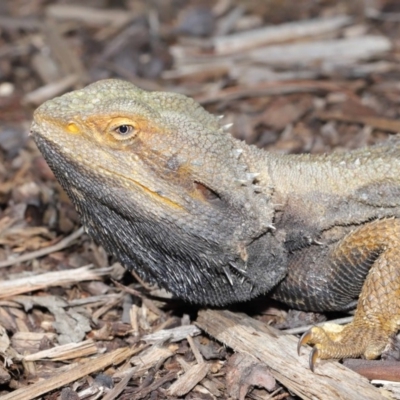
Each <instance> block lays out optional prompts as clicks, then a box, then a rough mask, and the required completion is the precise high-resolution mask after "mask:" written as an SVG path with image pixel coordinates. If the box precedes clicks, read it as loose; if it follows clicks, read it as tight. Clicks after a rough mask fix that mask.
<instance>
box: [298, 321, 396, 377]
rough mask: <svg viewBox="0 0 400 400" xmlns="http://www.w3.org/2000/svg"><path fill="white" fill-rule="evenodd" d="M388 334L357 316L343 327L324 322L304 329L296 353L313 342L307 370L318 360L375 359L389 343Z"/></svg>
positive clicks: (389, 334)
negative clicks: (362, 357) (306, 329)
mask: <svg viewBox="0 0 400 400" xmlns="http://www.w3.org/2000/svg"><path fill="white" fill-rule="evenodd" d="M391 335H392V332H387V331H385V329H384V328H382V327H379V326H371V324H368V323H367V322H366V321H362V320H359V319H358V318H356V319H355V320H354V321H353V322H352V323H350V324H348V325H346V326H341V325H337V324H330V323H327V324H324V325H323V326H322V327H321V326H314V327H312V328H311V329H309V330H308V331H306V332H305V333H304V334H303V335H302V337H301V338H300V340H299V342H298V345H297V352H298V353H299V354H300V350H301V347H302V346H304V345H306V344H311V345H314V348H313V350H312V351H311V354H310V359H309V364H310V369H311V370H312V371H314V367H315V364H316V362H317V360H318V359H331V358H333V359H341V358H347V357H359V356H364V357H365V358H366V359H374V358H377V357H379V356H380V355H381V353H382V352H383V350H384V349H385V347H386V346H387V344H388V343H389V339H390V337H391Z"/></svg>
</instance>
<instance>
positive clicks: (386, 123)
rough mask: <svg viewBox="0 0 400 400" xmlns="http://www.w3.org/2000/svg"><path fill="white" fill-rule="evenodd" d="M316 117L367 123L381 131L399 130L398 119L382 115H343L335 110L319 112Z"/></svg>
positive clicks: (395, 131) (325, 119) (397, 131)
mask: <svg viewBox="0 0 400 400" xmlns="http://www.w3.org/2000/svg"><path fill="white" fill-rule="evenodd" d="M316 117H317V118H319V119H322V120H324V121H327V120H331V119H333V120H336V121H341V122H349V123H353V124H363V125H369V126H370V127H372V128H374V129H379V130H381V131H386V132H392V133H399V132H400V121H398V120H395V119H389V118H382V117H368V116H364V115H354V114H352V115H345V114H341V113H335V112H319V113H317V114H316Z"/></svg>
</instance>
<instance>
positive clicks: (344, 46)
mask: <svg viewBox="0 0 400 400" xmlns="http://www.w3.org/2000/svg"><path fill="white" fill-rule="evenodd" d="M391 47H392V45H391V42H390V40H389V39H388V38H386V37H385V36H372V35H368V36H361V37H355V38H346V39H337V40H321V41H317V42H311V43H294V44H284V45H277V46H267V47H263V48H260V49H255V50H252V51H250V52H248V53H246V55H245V57H246V61H249V60H250V61H253V62H254V63H263V64H267V65H278V66H286V67H287V66H291V67H293V66H299V65H309V64H313V63H315V62H322V61H325V62H332V63H338V62H340V63H341V64H344V63H346V62H347V63H348V62H351V63H354V62H355V61H357V60H367V59H370V58H372V57H375V56H377V55H379V54H383V53H385V52H387V51H389V50H390V49H391ZM339 55H340V59H338V56H339Z"/></svg>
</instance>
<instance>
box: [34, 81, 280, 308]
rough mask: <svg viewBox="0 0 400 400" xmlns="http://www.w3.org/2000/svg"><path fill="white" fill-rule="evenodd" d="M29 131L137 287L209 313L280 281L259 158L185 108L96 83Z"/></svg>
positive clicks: (198, 111) (46, 110) (194, 107)
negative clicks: (151, 287)
mask: <svg viewBox="0 0 400 400" xmlns="http://www.w3.org/2000/svg"><path fill="white" fill-rule="evenodd" d="M31 132H32V135H33V138H34V140H35V141H36V143H37V145H38V147H39V149H40V151H41V152H42V154H43V156H44V157H45V159H46V160H47V162H48V164H49V165H50V167H51V168H52V170H53V171H54V173H55V175H56V177H57V179H58V180H59V182H60V183H61V185H62V186H63V187H64V189H65V190H66V192H67V193H68V195H69V197H70V198H71V200H72V202H73V203H74V205H75V207H76V208H77V210H78V212H79V213H80V215H81V218H82V222H83V225H84V226H85V227H86V229H87V231H88V232H89V234H90V235H91V236H92V237H93V238H94V239H95V240H96V241H98V242H99V243H101V244H102V245H103V246H104V247H105V248H106V250H107V251H108V252H110V253H112V254H113V255H115V256H116V257H117V258H118V259H119V260H120V261H121V262H122V263H123V264H124V265H125V266H127V267H128V268H133V269H135V270H136V271H137V272H138V273H139V275H141V276H142V277H143V278H145V279H147V280H149V281H150V282H156V283H158V284H159V285H160V286H162V287H165V288H166V289H168V290H170V291H171V292H172V293H174V294H175V295H177V296H178V297H181V298H183V299H185V300H189V301H193V302H197V303H203V304H205V303H208V304H214V305H222V304H226V303H230V302H235V301H242V300H246V299H249V298H251V297H254V296H256V295H258V294H260V293H263V292H266V291H268V290H269V289H270V288H271V287H272V286H274V285H275V284H276V283H277V282H278V281H279V280H280V279H282V277H283V275H284V273H285V271H284V265H285V263H284V262H283V260H282V257H283V256H282V254H281V253H282V252H280V251H279V249H278V241H277V240H276V238H275V236H274V235H273V233H272V232H271V230H272V228H271V227H272V225H271V224H272V218H273V207H272V205H271V201H270V200H271V191H272V189H268V187H269V186H268V182H259V180H260V179H261V178H260V177H259V175H257V172H258V171H254V170H253V169H252V167H251V165H252V162H251V158H252V155H253V152H256V151H258V150H257V149H252V148H250V147H248V146H245V145H243V144H242V143H241V142H239V141H237V140H235V139H233V138H232V137H231V136H230V135H229V134H228V133H226V132H225V131H224V129H223V127H221V125H220V123H219V120H218V118H216V117H214V116H213V115H211V114H209V113H208V112H206V111H205V110H204V109H203V108H202V107H201V106H200V105H198V104H197V103H196V102H195V101H194V100H192V99H189V98H187V97H185V96H183V95H180V94H176V93H164V92H147V91H144V90H141V89H139V88H137V87H135V86H134V85H132V84H130V83H128V82H124V81H120V80H104V81H99V82H97V83H94V84H91V85H89V86H87V87H86V88H84V89H81V90H76V91H74V92H71V93H67V94H65V95H64V96H61V97H58V98H55V99H53V100H50V101H47V102H45V103H44V104H43V105H42V106H40V107H39V108H38V109H37V110H36V112H35V114H34V122H33V124H32V129H31ZM263 176H266V174H264V175H263ZM263 179H264V180H265V179H266V178H263ZM260 185H261V186H260ZM271 249H274V250H271ZM271 263H273V264H274V265H273V266H272V268H271V267H268V270H270V271H271V273H269V274H266V273H265V269H266V268H267V265H266V264H271Z"/></svg>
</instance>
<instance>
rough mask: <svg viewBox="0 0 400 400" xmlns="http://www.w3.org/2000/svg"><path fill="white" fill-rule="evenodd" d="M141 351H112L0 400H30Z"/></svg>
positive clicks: (131, 349) (137, 349)
mask: <svg viewBox="0 0 400 400" xmlns="http://www.w3.org/2000/svg"><path fill="white" fill-rule="evenodd" d="M142 350H143V347H139V348H127V347H124V348H121V349H117V350H114V351H113V352H111V353H108V354H105V355H102V356H100V357H97V358H93V359H91V360H89V361H87V362H85V363H83V364H77V365H74V366H73V367H72V368H71V369H70V370H68V371H66V372H63V373H61V374H56V375H54V376H53V377H51V378H49V379H46V380H43V381H39V382H37V383H35V384H33V385H29V386H26V387H23V388H21V389H17V390H15V391H14V392H12V393H9V394H6V395H3V396H2V397H1V399H2V400H31V399H34V398H36V397H38V396H41V395H43V394H45V393H48V392H50V391H51V390H54V389H57V388H59V387H62V386H65V385H67V384H68V383H71V382H74V381H76V380H78V379H80V378H83V377H84V376H86V375H89V374H92V373H93V372H96V371H101V370H103V369H104V368H106V367H108V366H110V365H118V364H120V363H122V362H123V361H124V360H126V359H128V358H129V357H132V356H133V355H134V354H136V353H139V352H140V351H142Z"/></svg>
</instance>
